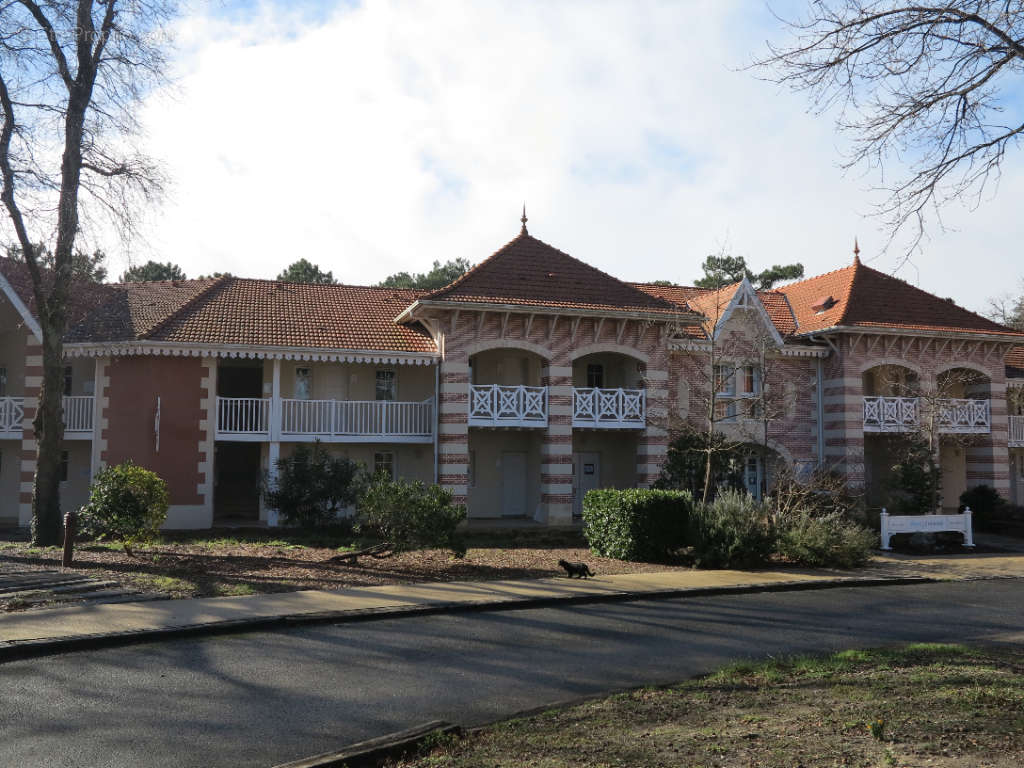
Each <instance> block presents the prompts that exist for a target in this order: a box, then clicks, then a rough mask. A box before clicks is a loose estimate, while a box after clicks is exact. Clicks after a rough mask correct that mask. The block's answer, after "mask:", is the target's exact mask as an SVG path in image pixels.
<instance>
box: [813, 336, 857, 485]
mask: <svg viewBox="0 0 1024 768" xmlns="http://www.w3.org/2000/svg"><path fill="white" fill-rule="evenodd" d="M823 388H824V397H823V400H824V412H825V419H824V421H825V467H826V468H829V469H836V470H837V471H839V472H841V473H842V474H843V475H844V476H845V478H846V482H847V483H848V484H849V485H850V487H851V488H864V485H865V476H864V385H863V380H862V378H861V376H860V375H859V374H857V373H853V372H851V371H850V370H849V369H847V368H845V367H844V366H843V365H842V361H841V360H838V359H837V358H836V357H835V356H833V357H830V358H829V359H828V361H827V362H826V365H825V375H824V383H823Z"/></svg>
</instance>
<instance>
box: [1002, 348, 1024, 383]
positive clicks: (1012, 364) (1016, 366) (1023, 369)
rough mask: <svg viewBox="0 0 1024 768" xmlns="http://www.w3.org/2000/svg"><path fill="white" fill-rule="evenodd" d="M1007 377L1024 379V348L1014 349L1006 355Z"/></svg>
mask: <svg viewBox="0 0 1024 768" xmlns="http://www.w3.org/2000/svg"><path fill="white" fill-rule="evenodd" d="M1006 376H1007V378H1011V379H1024V346H1021V347H1014V348H1013V349H1011V350H1010V351H1009V353H1008V354H1007V355H1006Z"/></svg>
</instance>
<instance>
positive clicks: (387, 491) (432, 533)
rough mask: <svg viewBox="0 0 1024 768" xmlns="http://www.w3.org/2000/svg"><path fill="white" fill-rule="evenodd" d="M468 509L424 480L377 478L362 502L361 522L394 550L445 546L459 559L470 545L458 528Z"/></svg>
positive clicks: (360, 504) (441, 489) (371, 483)
mask: <svg viewBox="0 0 1024 768" xmlns="http://www.w3.org/2000/svg"><path fill="white" fill-rule="evenodd" d="M465 519H466V508H465V507H464V506H462V505H461V504H458V505H457V504H452V492H451V491H448V490H445V489H444V488H442V487H441V486H439V485H424V484H423V483H422V482H420V481H418V480H417V481H416V482H413V483H410V482H408V481H406V480H391V479H389V478H387V477H385V476H383V475H378V476H377V477H375V478H374V479H373V480H372V481H371V482H370V484H369V485H368V486H367V487H366V490H365V492H364V493H363V496H362V498H361V499H360V501H359V523H360V525H361V526H365V527H367V528H369V529H371V530H372V531H374V532H376V533H377V534H378V535H379V536H380V537H381V539H383V540H384V541H386V542H388V543H389V544H390V545H391V547H392V549H393V551H395V552H401V551H405V550H410V549H430V548H434V547H439V548H441V547H443V548H447V549H450V550H452V551H453V552H454V553H455V555H456V557H462V556H463V555H464V554H465V553H466V545H465V543H464V542H463V540H462V537H461V536H459V535H458V534H457V533H456V528H457V526H458V525H459V523H461V522H462V521H463V520H465Z"/></svg>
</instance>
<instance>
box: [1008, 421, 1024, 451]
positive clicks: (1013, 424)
mask: <svg viewBox="0 0 1024 768" xmlns="http://www.w3.org/2000/svg"><path fill="white" fill-rule="evenodd" d="M1008 443H1009V446H1010V447H1011V448H1024V416H1011V417H1010V439H1009V440H1008Z"/></svg>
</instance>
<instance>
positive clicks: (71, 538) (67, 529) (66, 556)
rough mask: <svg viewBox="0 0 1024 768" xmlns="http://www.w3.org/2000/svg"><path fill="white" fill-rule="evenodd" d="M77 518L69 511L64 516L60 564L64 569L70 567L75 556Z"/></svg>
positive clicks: (73, 512)
mask: <svg viewBox="0 0 1024 768" xmlns="http://www.w3.org/2000/svg"><path fill="white" fill-rule="evenodd" d="M77 523H78V517H77V515H76V514H75V510H73V509H72V510H69V511H68V512H67V513H65V515H64V553H63V554H62V555H61V559H60V564H61V566H62V567H64V568H70V567H71V561H72V558H74V555H75V531H76V529H77V528H78V525H77Z"/></svg>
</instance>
